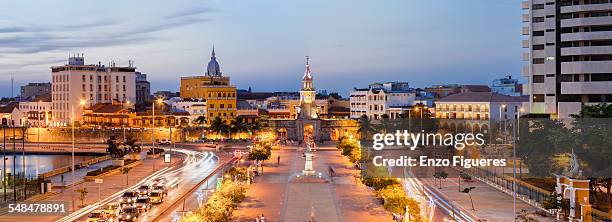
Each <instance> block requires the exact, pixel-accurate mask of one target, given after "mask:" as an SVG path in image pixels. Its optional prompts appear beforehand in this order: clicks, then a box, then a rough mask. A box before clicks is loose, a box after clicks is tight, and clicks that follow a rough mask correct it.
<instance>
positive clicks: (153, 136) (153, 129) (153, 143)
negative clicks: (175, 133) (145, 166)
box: [151, 98, 163, 170]
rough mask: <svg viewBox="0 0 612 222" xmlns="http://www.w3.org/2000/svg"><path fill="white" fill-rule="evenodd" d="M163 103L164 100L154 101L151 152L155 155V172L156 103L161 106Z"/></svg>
mask: <svg viewBox="0 0 612 222" xmlns="http://www.w3.org/2000/svg"><path fill="white" fill-rule="evenodd" d="M162 102H163V100H162V99H161V98H158V99H157V100H155V101H153V104H152V106H153V126H151V150H152V153H153V170H155V103H159V104H161V103H162Z"/></svg>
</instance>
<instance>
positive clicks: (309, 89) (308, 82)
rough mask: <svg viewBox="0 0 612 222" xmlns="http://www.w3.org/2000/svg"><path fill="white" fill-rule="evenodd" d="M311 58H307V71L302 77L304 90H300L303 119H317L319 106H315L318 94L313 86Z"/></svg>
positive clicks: (301, 116) (300, 116) (301, 115)
mask: <svg viewBox="0 0 612 222" xmlns="http://www.w3.org/2000/svg"><path fill="white" fill-rule="evenodd" d="M309 63H310V58H309V57H308V56H306V70H305V71H304V77H302V89H301V90H300V115H299V118H303V119H316V118H318V116H317V110H316V108H317V106H316V105H315V96H316V94H317V92H316V91H315V88H314V86H313V84H312V73H311V72H310V64H309Z"/></svg>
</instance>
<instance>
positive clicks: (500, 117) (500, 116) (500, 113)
mask: <svg viewBox="0 0 612 222" xmlns="http://www.w3.org/2000/svg"><path fill="white" fill-rule="evenodd" d="M505 108H506V104H502V105H501V106H500V107H499V132H500V135H501V132H502V109H505ZM502 139H503V137H502ZM502 141H503V140H502Z"/></svg>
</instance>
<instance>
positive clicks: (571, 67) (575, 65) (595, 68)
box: [561, 61, 612, 74]
mask: <svg viewBox="0 0 612 222" xmlns="http://www.w3.org/2000/svg"><path fill="white" fill-rule="evenodd" d="M610 67H612V61H581V62H563V63H561V71H562V74H574V73H608V72H610Z"/></svg>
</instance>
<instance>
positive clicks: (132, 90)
mask: <svg viewBox="0 0 612 222" xmlns="http://www.w3.org/2000/svg"><path fill="white" fill-rule="evenodd" d="M135 71H136V68H135V67H131V65H130V66H129V67H118V66H115V64H114V63H111V64H110V65H109V66H104V65H101V64H100V63H98V64H97V65H85V61H84V58H83V57H82V56H74V57H70V58H69V59H68V64H67V65H63V66H54V67H51V77H52V82H51V83H52V90H51V92H52V101H53V106H52V108H51V110H52V114H53V115H52V116H53V119H52V121H51V122H52V125H54V126H67V125H69V123H70V119H71V107H74V116H75V121H80V120H81V117H82V113H83V109H84V106H86V107H88V106H92V105H94V104H98V103H112V102H113V101H117V102H126V103H132V104H133V103H134V102H135V100H136V74H135Z"/></svg>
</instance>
